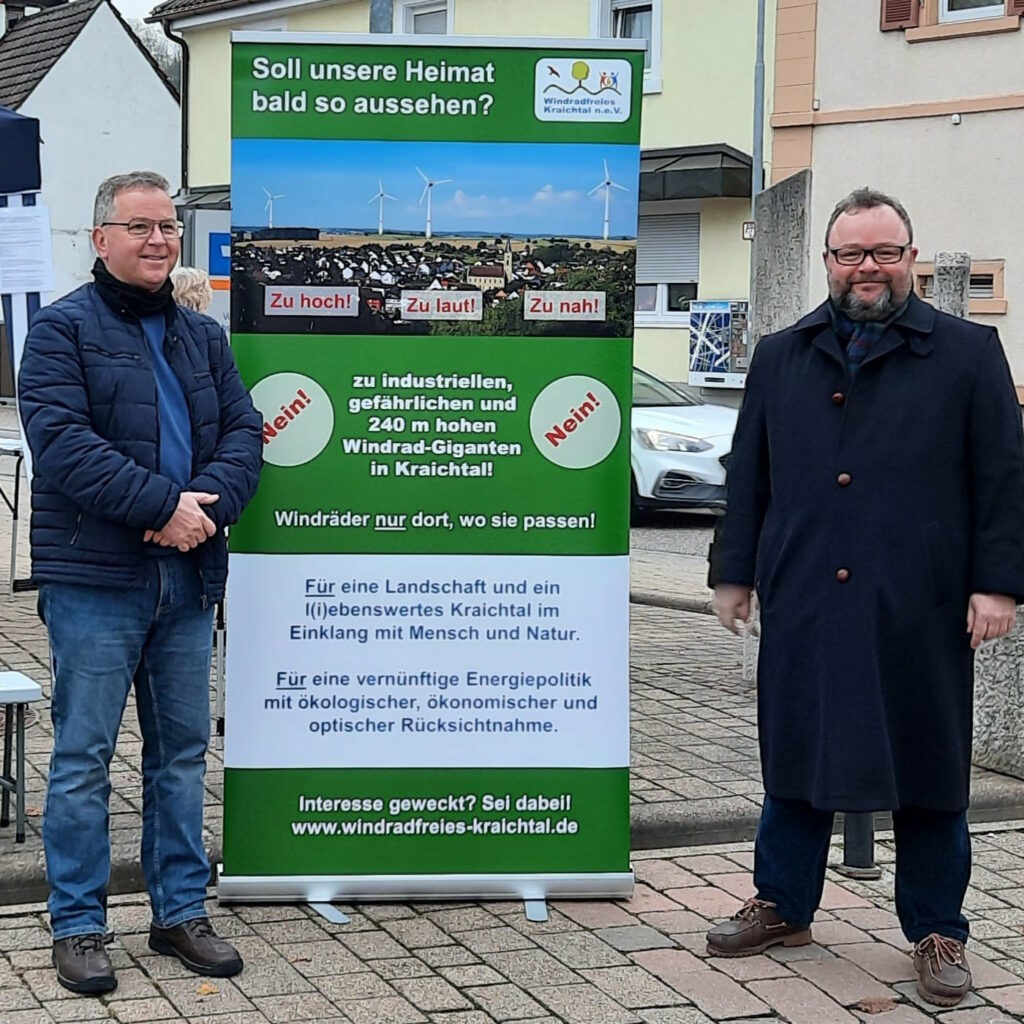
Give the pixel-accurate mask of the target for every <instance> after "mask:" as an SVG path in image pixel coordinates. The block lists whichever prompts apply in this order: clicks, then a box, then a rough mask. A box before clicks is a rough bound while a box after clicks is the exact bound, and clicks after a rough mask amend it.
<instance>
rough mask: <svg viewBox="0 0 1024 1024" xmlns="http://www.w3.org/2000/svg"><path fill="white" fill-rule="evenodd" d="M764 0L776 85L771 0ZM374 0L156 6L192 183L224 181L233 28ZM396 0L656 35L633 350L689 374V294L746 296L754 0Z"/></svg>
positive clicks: (324, 25)
mask: <svg viewBox="0 0 1024 1024" xmlns="http://www.w3.org/2000/svg"><path fill="white" fill-rule="evenodd" d="M767 6H768V29H769V31H768V34H767V38H768V56H767V67H768V80H769V87H770V84H771V75H772V70H773V67H774V64H773V61H772V55H771V45H772V41H773V40H774V8H775V0H769V3H768V5H767ZM370 7H371V4H370V0H314V2H303V0H265V2H256V3H249V2H244V0H167V2H165V3H163V4H161V5H159V6H158V7H157V8H155V9H154V12H153V16H152V17H153V19H155V20H162V21H164V23H165V24H166V25H167V26H168V27H169V29H170V30H171V31H172V32H173V33H174V34H175V35H177V36H180V38H181V39H182V40H183V42H184V44H185V47H186V50H187V61H186V66H187V79H186V94H185V97H184V107H183V112H184V119H185V137H186V147H185V152H186V160H185V165H184V169H183V170H184V175H185V180H186V184H187V188H188V190H189V191H190V192H193V193H196V194H200V193H202V192H203V191H204V190H215V189H217V188H218V187H221V188H223V187H224V186H226V184H227V182H228V180H229V175H230V166H229V140H230V110H229V97H230V89H231V83H230V32H231V31H232V30H233V29H258V30H262V31H275V30H280V31H291V32H307V31H309V32H314V31H315V32H352V33H366V32H367V31H369V29H370ZM393 11H394V16H393V27H394V31H395V32H402V33H415V34H435V33H450V34H455V35H472V36H488V37H508V36H513V35H517V36H518V35H529V36H534V37H541V38H554V37H559V38H596V37H602V36H604V37H611V36H627V37H637V38H645V39H647V40H648V43H649V45H648V55H647V61H646V71H645V79H644V100H643V102H644V110H643V128H642V132H643V135H642V140H641V144H642V149H643V152H642V160H641V177H640V197H639V198H640V209H639V215H640V225H639V237H638V247H637V268H638V271H637V314H636V325H637V331H636V361H637V362H638V364H639V365H640V366H642V367H644V368H646V369H648V370H650V371H651V372H653V373H655V374H657V375H659V376H662V377H665V378H667V379H669V380H675V381H685V380H686V379H687V367H688V351H689V349H688V346H689V331H688V323H689V313H688V309H687V304H688V303H689V302H690V301H691V300H692V299H695V298H700V299H740V300H742V299H745V298H747V295H748V288H749V262H750V243H749V242H748V241H745V240H744V239H743V236H742V226H743V222H744V221H745V220H748V219H749V217H750V198H749V197H750V193H751V174H752V171H751V156H750V152H751V149H752V134H753V80H754V60H755V36H756V11H757V0H715V2H714V3H709V2H707V0H648V2H637V0H559V2H558V3H557V4H556V3H551V2H550V0H519V2H518V3H516V4H515V5H512V6H510V5H509V4H508V3H507V2H505V0H394V3H393ZM766 140H767V132H766ZM767 141H770V140H767ZM766 152H768V146H766Z"/></svg>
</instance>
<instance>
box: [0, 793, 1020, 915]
mask: <svg viewBox="0 0 1024 1024" xmlns="http://www.w3.org/2000/svg"><path fill="white" fill-rule="evenodd" d="M997 778H1004V777H1003V776H998V777H997ZM1014 781H1016V780H1014ZM1020 788H1021V792H1020V793H1015V794H1013V798H1012V799H1007V798H1006V797H1007V796H1008V795H1009V794H1007V793H1006V790H1005V787H1004V785H1003V784H1000V783H998V782H996V783H994V784H989V783H988V782H987V781H986V780H984V779H981V780H978V781H977V785H976V789H975V792H974V794H973V799H972V803H971V807H970V810H969V811H968V812H967V820H968V821H969V822H970V823H971V824H972V825H980V824H995V823H998V822H1003V821H1018V820H1024V785H1022V786H1021V787H1020ZM648 809H650V810H649V811H648ZM644 812H648V813H644ZM630 817H631V823H630V849H631V850H666V849H673V848H676V847H684V846H713V845H716V844H720V843H740V842H749V841H750V840H751V839H753V838H754V835H755V833H756V832H757V824H758V815H757V814H749V815H735V816H733V817H731V818H720V819H716V818H713V817H703V818H693V817H687V816H685V815H684V814H681V813H678V812H677V813H671V812H670V813H665V809H664V808H661V809H658V807H657V805H656V804H647V805H641V806H640V807H634V808H633V811H632V814H631V815H630ZM891 828H892V819H891V817H890V816H889V814H887V813H884V814H879V815H878V816H877V818H876V821H875V831H876V832H883V831H887V830H891ZM842 830H843V825H842V818H841V816H839V815H837V816H836V822H835V825H834V826H833V829H832V831H833V833H834V834H842ZM208 856H209V859H210V864H211V865H213V871H212V876H211V879H210V884H211V885H214V884H215V883H216V865H217V864H218V863H220V861H221V860H222V855H221V850H220V848H219V847H211V848H210V849H209V850H208ZM41 860H42V855H41V854H40V861H41ZM145 891H146V883H145V879H144V878H143V877H142V867H141V865H140V864H139V862H138V861H137V860H134V859H133V860H127V859H122V860H116V861H114V862H113V863H112V864H111V867H110V885H109V886H108V892H109V894H110V895H111V896H121V895H125V894H129V893H138V892H145ZM48 892H49V889H48V887H47V885H46V878H45V875H44V871H43V868H42V865H41V863H40V865H39V866H38V868H37V870H33V871H23V872H21V873H20V874H19V875H11V876H9V877H6V878H0V906H10V905H11V904H17V903H41V902H44V901H45V900H46V897H47V895H48Z"/></svg>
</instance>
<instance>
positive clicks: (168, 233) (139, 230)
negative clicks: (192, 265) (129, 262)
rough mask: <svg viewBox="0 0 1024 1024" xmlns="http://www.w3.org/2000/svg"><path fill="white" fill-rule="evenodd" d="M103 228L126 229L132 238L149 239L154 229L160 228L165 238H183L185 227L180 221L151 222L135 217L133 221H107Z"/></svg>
mask: <svg viewBox="0 0 1024 1024" xmlns="http://www.w3.org/2000/svg"><path fill="white" fill-rule="evenodd" d="M100 227H101V228H108V227H114V228H124V229H125V231H127V232H128V234H129V235H131V236H132V238H149V236H150V235H151V234H153V228H159V229H160V234H161V235H163V236H164V238H181V236H182V235H183V234H185V225H184V224H182V222H181V221H180V220H150V219H149V218H148V217H133V218H132V219H131V220H105V221H103V223H102V224H100Z"/></svg>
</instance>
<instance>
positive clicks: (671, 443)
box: [636, 428, 714, 452]
mask: <svg viewBox="0 0 1024 1024" xmlns="http://www.w3.org/2000/svg"><path fill="white" fill-rule="evenodd" d="M636 436H637V439H638V440H639V441H640V443H641V444H642V445H643V446H644V447H645V448H653V449H654V450H655V451H659V452H706V451H707V450H708V449H709V448H713V447H714V445H712V444H711V443H710V442H708V441H705V440H704V438H702V437H690V436H689V435H687V434H673V433H670V432H669V431H667V430H651V429H648V428H641V429H639V430H637V431H636Z"/></svg>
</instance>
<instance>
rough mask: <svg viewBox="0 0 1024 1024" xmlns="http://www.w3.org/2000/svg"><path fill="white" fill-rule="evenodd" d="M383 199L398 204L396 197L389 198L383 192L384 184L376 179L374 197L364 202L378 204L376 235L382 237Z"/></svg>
mask: <svg viewBox="0 0 1024 1024" xmlns="http://www.w3.org/2000/svg"><path fill="white" fill-rule="evenodd" d="M385 199H394V200H395V202H398V197H397V196H389V195H388V194H387V192H385V191H384V182H382V181H381V180H380V178H378V179H377V194H376V195H375V196H371V198H369V199H368V200H367V201H366V203H367V205H369V204H370V203H373V202H376V203H379V204H380V205H379V209H378V210H377V234H378V235H383V234H384V200H385Z"/></svg>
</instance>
